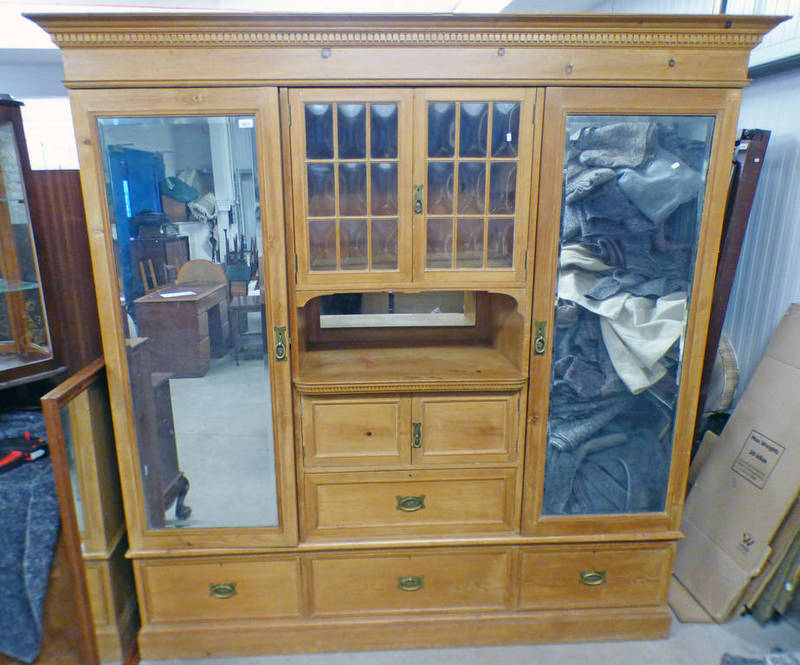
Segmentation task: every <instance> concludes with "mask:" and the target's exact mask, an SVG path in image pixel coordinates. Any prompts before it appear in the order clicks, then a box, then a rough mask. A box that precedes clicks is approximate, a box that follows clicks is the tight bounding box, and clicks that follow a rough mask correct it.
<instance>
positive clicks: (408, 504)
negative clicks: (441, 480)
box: [397, 494, 425, 513]
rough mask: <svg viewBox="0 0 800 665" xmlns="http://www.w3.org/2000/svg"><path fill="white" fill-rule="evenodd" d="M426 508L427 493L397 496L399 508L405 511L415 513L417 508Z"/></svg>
mask: <svg viewBox="0 0 800 665" xmlns="http://www.w3.org/2000/svg"><path fill="white" fill-rule="evenodd" d="M424 508H425V495H424V494H420V495H419V496H398V497H397V510H402V511H403V512H404V513H413V512H414V511H416V510H424Z"/></svg>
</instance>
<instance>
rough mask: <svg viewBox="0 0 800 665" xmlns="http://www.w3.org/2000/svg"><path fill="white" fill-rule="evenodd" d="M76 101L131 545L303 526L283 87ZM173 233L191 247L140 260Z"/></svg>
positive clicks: (176, 544)
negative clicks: (160, 266) (150, 245)
mask: <svg viewBox="0 0 800 665" xmlns="http://www.w3.org/2000/svg"><path fill="white" fill-rule="evenodd" d="M72 105H73V110H74V116H75V124H76V128H77V133H78V139H79V145H80V158H81V164H82V166H83V173H84V180H83V187H84V198H85V200H86V206H87V217H88V220H89V222H88V223H89V227H90V228H89V231H90V233H89V235H90V242H91V250H92V258H93V262H94V264H95V265H94V269H95V281H96V283H97V292H98V299H99V304H100V314H101V327H102V334H103V343H104V344H103V345H104V350H105V355H106V363H107V366H108V380H109V390H110V394H111V402H112V406H113V415H114V429H115V434H116V440H117V445H118V448H119V454H120V467H121V470H122V485H123V495H124V500H125V507H126V513H127V518H128V523H129V532H130V539H131V547H132V548H133V550H134V551H135V550H137V549H139V548H149V549H158V548H165V549H180V548H182V547H192V548H204V547H219V546H222V545H225V546H236V545H237V544H240V545H242V546H253V545H277V544H293V543H295V542H296V539H297V535H296V533H297V527H296V505H295V490H294V472H293V463H294V459H293V443H292V442H293V438H292V422H291V411H292V409H291V371H290V363H289V362H288V338H287V325H288V313H287V288H286V263H285V249H284V240H285V238H284V232H283V228H284V227H283V213H282V210H283V202H282V184H281V158H280V141H279V120H278V93H277V89H275V88H261V89H224V90H222V89H182V90H179V91H166V90H164V91H160V90H149V91H133V90H130V91H125V90H118V91H104V92H102V93H96V92H93V91H78V92H74V93H73V94H72ZM154 164H155V165H156V167H155V168H154V167H153V165H154ZM141 165H145V166H144V167H142V168H140V167H141ZM87 174H88V175H87ZM153 174H157V176H154V175H153ZM142 201H149V202H150V203H148V204H142V203H141V202H142ZM176 235H177V236H188V237H189V238H190V240H191V241H190V242H189V243H188V244H189V246H190V247H191V255H190V257H189V259H190V260H189V261H188V262H186V263H184V264H183V265H181V266H164V270H163V271H160V270H155V269H154V267H153V265H152V262H148V261H145V260H139V261H138V262H136V260H135V257H136V256H137V252H136V251H134V250H135V249H136V245H137V243H140V242H150V241H152V239H153V238H156V239H158V238H164V237H174V236H176ZM234 285H235V286H236V293H234ZM246 333H249V334H252V335H257V336H258V337H259V338H260V344H259V345H258V346H257V347H256V348H255V349H253V351H254V353H238V352H234V350H233V349H232V346H231V342H232V339H233V338H238V337H240V336H242V335H244V334H246ZM264 335H266V338H264Z"/></svg>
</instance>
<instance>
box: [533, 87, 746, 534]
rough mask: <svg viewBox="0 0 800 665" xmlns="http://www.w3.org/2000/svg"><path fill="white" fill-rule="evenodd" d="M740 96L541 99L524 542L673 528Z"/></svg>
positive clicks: (594, 94)
mask: <svg viewBox="0 0 800 665" xmlns="http://www.w3.org/2000/svg"><path fill="white" fill-rule="evenodd" d="M737 94H738V93H735V92H729V91H702V92H700V91H683V90H669V91H667V90H608V91H596V90H590V89H577V88H575V89H563V88H557V89H548V91H547V100H546V106H545V125H544V130H545V134H544V143H543V156H542V161H543V163H547V164H550V165H551V168H548V169H547V170H545V171H544V172H543V174H542V192H543V195H542V199H541V201H540V207H539V223H538V229H539V231H538V237H537V261H536V273H535V275H534V282H535V295H534V326H535V328H538V329H539V330H542V331H543V332H542V334H541V337H542V340H543V341H544V343H539V344H534V347H537V348H535V350H534V355H533V356H532V380H531V382H532V384H533V385H542V386H544V385H549V391H545V390H541V391H534V392H533V393H532V397H531V413H532V414H534V416H539V418H538V419H537V418H536V417H534V420H535V422H537V424H536V425H535V426H534V427H532V428H530V429H531V432H529V438H528V440H529V445H532V446H534V448H533V449H532V454H530V455H529V464H528V472H529V473H533V474H535V477H536V478H537V482H536V483H535V484H536V486H537V487H539V488H542V492H541V494H538V495H535V493H534V492H530V493H529V495H528V496H526V498H525V501H526V503H525V506H526V514H527V520H526V522H527V525H526V526H527V529H528V530H529V531H535V532H537V533H539V532H545V533H549V532H550V530H551V529H559V530H560V531H561V532H564V530H567V531H570V530H574V531H577V532H582V531H588V532H596V531H598V530H601V531H602V530H606V531H607V530H614V529H625V530H631V529H638V528H643V527H647V526H650V527H653V528H665V527H667V526H671V527H672V528H677V526H678V524H679V520H680V516H679V515H677V514H676V512H677V511H673V509H672V506H673V505H679V504H680V498H681V496H682V492H683V488H684V485H685V479H686V468H685V467H686V464H687V461H688V455H689V451H690V448H691V435H692V427H693V423H694V408H695V405H696V400H697V390H698V381H699V374H700V369H701V366H702V358H703V345H704V342H705V330H706V328H707V322H708V313H709V311H708V310H709V303H708V302H707V301H700V300H699V299H697V298H695V297H694V293H696V292H697V288H698V285H699V284H701V283H702V282H704V281H705V280H708V279H709V278H711V279H713V269H714V265H715V248H716V246H717V243H718V241H719V233H720V224H721V216H722V215H721V213H722V207H723V206H724V199H725V191H726V188H727V177H728V171H729V162H730V160H729V158H730V150H731V149H732V146H733V131H734V130H735V125H734V122H735V120H734V117H733V114H732V113H731V112H730V109H731V105H732V104H734V103H735V101H736V95H737ZM553 303H555V307H553ZM533 515H539V517H538V518H537V519H536V520H534V519H532V516H533ZM598 515H602V516H604V518H603V519H598V518H597V516H598ZM623 515H624V516H625V517H624V518H622V516H623Z"/></svg>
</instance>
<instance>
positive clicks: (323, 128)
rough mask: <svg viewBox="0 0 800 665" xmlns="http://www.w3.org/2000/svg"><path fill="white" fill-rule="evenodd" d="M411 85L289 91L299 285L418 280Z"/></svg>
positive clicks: (337, 285) (338, 285) (340, 285)
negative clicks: (413, 261) (413, 222)
mask: <svg viewBox="0 0 800 665" xmlns="http://www.w3.org/2000/svg"><path fill="white" fill-rule="evenodd" d="M411 94H412V93H411V92H410V91H408V90H403V89H395V90H380V89H378V90H371V89H370V90H368V89H348V90H339V89H329V90H292V91H291V92H290V102H289V103H290V105H291V117H292V125H291V130H292V168H293V178H292V179H293V183H294V203H295V245H296V252H297V284H298V288H304V287H314V286H323V285H324V286H333V287H334V288H341V289H348V288H353V287H358V286H361V287H369V286H382V285H391V284H395V283H398V282H408V281H409V280H410V278H411V191H410V189H411Z"/></svg>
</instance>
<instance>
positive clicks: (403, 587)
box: [397, 575, 425, 591]
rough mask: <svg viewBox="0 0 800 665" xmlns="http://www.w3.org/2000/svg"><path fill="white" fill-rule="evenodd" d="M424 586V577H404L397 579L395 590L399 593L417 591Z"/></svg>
mask: <svg viewBox="0 0 800 665" xmlns="http://www.w3.org/2000/svg"><path fill="white" fill-rule="evenodd" d="M424 586H425V577H424V576H420V577H417V576H416V575H407V576H405V577H398V578H397V588H398V589H400V591H419V590H420V589H421V588H422V587H424Z"/></svg>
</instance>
